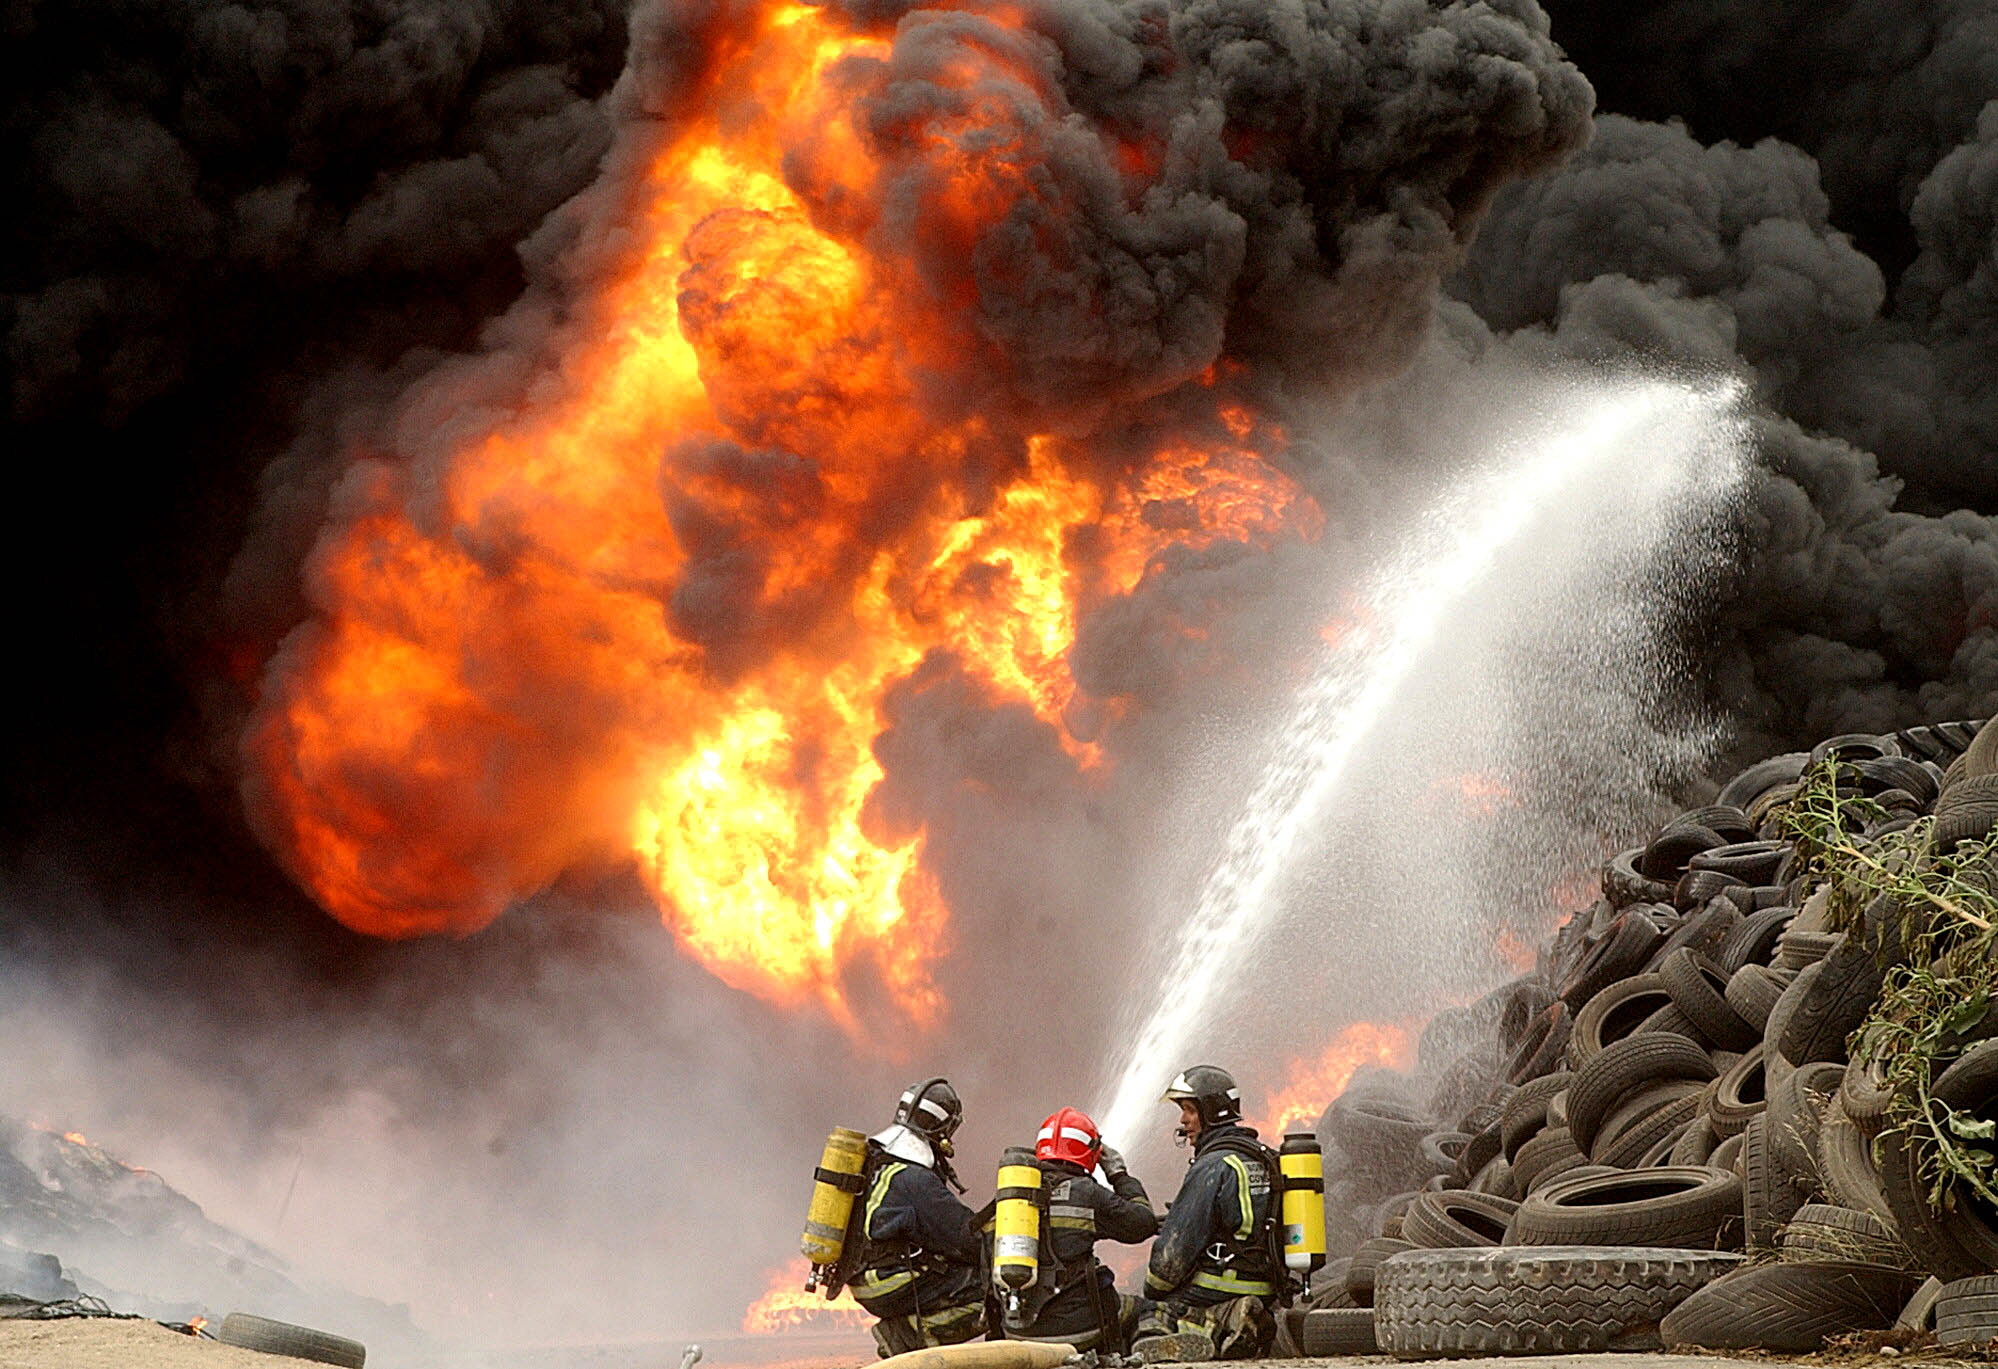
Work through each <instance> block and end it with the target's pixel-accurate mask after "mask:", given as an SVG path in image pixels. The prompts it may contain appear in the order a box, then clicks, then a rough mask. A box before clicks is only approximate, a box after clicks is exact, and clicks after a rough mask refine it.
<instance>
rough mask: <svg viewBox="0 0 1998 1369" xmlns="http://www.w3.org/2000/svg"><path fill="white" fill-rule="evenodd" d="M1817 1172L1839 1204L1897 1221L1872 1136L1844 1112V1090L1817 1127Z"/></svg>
mask: <svg viewBox="0 0 1998 1369" xmlns="http://www.w3.org/2000/svg"><path fill="white" fill-rule="evenodd" d="M1818 1175H1819V1177H1820V1178H1821V1179H1822V1180H1823V1182H1824V1190H1825V1194H1826V1196H1828V1197H1829V1198H1830V1199H1831V1200H1832V1201H1833V1202H1834V1203H1837V1204H1838V1205H1839V1206H1840V1207H1850V1208H1858V1209H1860V1210H1862V1211H1865V1212H1870V1213H1872V1214H1873V1215H1874V1216H1876V1217H1879V1218H1881V1219H1882V1220H1884V1221H1886V1222H1888V1223H1889V1224H1890V1225H1891V1224H1893V1223H1894V1220H1895V1219H1894V1209H1893V1208H1892V1207H1891V1206H1889V1205H1888V1202H1887V1195H1886V1194H1885V1193H1884V1192H1883V1191H1882V1190H1881V1187H1880V1174H1879V1171H1878V1170H1876V1169H1875V1168H1874V1164H1873V1147H1872V1144H1871V1138H1869V1137H1868V1136H1867V1135H1866V1134H1865V1133H1864V1132H1862V1131H1861V1130H1860V1129H1859V1128H1858V1127H1857V1126H1855V1125H1854V1124H1853V1122H1852V1119H1851V1118H1849V1117H1847V1116H1846V1115H1845V1096H1844V1094H1842V1093H1841V1094H1840V1095H1839V1096H1838V1097H1837V1098H1834V1099H1832V1101H1831V1106H1830V1107H1828V1108H1826V1109H1825V1119H1824V1121H1823V1123H1822V1124H1820V1126H1819V1127H1818ZM1898 1230H1899V1228H1898V1227H1896V1231H1897V1233H1898Z"/></svg>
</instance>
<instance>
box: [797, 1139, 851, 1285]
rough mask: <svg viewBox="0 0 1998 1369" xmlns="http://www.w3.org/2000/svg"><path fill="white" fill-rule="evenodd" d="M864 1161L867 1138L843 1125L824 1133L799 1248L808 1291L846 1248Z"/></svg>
mask: <svg viewBox="0 0 1998 1369" xmlns="http://www.w3.org/2000/svg"><path fill="white" fill-rule="evenodd" d="M866 1162H867V1138H866V1137H865V1136H862V1135H861V1134H860V1133H859V1132H857V1131H849V1130H848V1129H847V1128H845V1127H834V1128H833V1132H832V1135H830V1136H828V1137H826V1149H825V1153H824V1154H823V1155H821V1156H819V1167H818V1168H817V1169H816V1170H814V1171H813V1173H812V1205H811V1206H810V1207H809V1208H808V1209H806V1212H805V1236H804V1239H803V1240H802V1241H800V1242H799V1243H798V1248H799V1249H801V1250H803V1251H804V1252H805V1258H806V1259H808V1260H810V1261H811V1262H812V1272H811V1274H810V1276H809V1277H808V1278H806V1280H805V1291H806V1292H807V1293H809V1292H811V1291H812V1290H813V1289H814V1288H816V1287H817V1286H818V1285H819V1283H820V1282H821V1280H822V1279H823V1278H824V1277H825V1276H826V1275H827V1274H829V1273H831V1272H832V1268H833V1266H834V1265H836V1264H838V1263H839V1259H840V1256H841V1255H843V1254H844V1253H845V1252H846V1228H847V1224H848V1222H850V1221H851V1220H852V1218H853V1200H854V1199H855V1198H857V1197H858V1196H859V1195H860V1190H861V1187H862V1181H861V1177H860V1171H861V1168H862V1166H863V1165H865V1164H866Z"/></svg>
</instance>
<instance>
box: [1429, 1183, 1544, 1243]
mask: <svg viewBox="0 0 1998 1369" xmlns="http://www.w3.org/2000/svg"><path fill="white" fill-rule="evenodd" d="M1518 1209H1519V1204H1518V1203H1515V1202H1510V1201H1507V1200H1506V1199H1503V1198H1488V1197H1485V1196H1483V1195H1482V1194H1477V1193H1465V1192H1461V1191H1457V1192H1450V1193H1425V1194H1423V1195H1422V1196H1421V1197H1420V1198H1417V1199H1416V1200H1415V1201H1414V1202H1413V1203H1411V1204H1410V1205H1409V1208H1408V1211H1407V1213H1405V1214H1404V1215H1403V1217H1402V1219H1401V1238H1402V1239H1403V1240H1404V1241H1407V1242H1408V1243H1409V1244H1410V1245H1413V1246H1415V1247H1416V1248H1417V1249H1421V1250H1445V1249H1449V1248H1451V1247H1455V1246H1472V1245H1497V1244H1499V1242H1501V1241H1503V1240H1504V1239H1505V1232H1506V1224H1507V1223H1508V1222H1510V1221H1511V1220H1512V1214H1513V1213H1514V1212H1516V1211H1517V1210H1518Z"/></svg>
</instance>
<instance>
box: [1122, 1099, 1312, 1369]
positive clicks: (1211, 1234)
mask: <svg viewBox="0 0 1998 1369" xmlns="http://www.w3.org/2000/svg"><path fill="white" fill-rule="evenodd" d="M1165 1101H1167V1102H1172V1103H1177V1104H1179V1111H1180V1127H1179V1133H1178V1134H1179V1135H1180V1137H1181V1138H1183V1139H1185V1140H1188V1141H1191V1142H1192V1143H1193V1158H1192V1162H1191V1164H1190V1166H1189V1168H1188V1170H1187V1175H1186V1181H1185V1182H1184V1183H1182V1184H1181V1185H1180V1189H1179V1196H1178V1197H1177V1198H1175V1199H1173V1202H1172V1206H1171V1207H1170V1208H1169V1209H1167V1212H1166V1217H1165V1221H1164V1223H1163V1225H1162V1226H1161V1227H1160V1230H1159V1238H1158V1240H1157V1241H1155V1242H1154V1243H1153V1244H1152V1257H1151V1263H1150V1266H1149V1267H1148V1268H1147V1270H1146V1272H1145V1295H1146V1302H1145V1303H1144V1304H1143V1306H1142V1308H1141V1310H1140V1314H1139V1321H1138V1327H1137V1336H1136V1343H1135V1344H1134V1346H1133V1349H1134V1350H1135V1352H1136V1353H1137V1354H1138V1356H1139V1357H1140V1358H1141V1359H1144V1360H1145V1361H1147V1362H1148V1363H1157V1362H1161V1361H1187V1360H1205V1359H1253V1358H1255V1357H1256V1356H1259V1355H1264V1354H1267V1353H1268V1352H1269V1348H1270V1345H1271V1343H1272V1342H1273V1341H1274V1340H1275V1339H1276V1327H1277V1308H1278V1306H1279V1305H1280V1304H1281V1302H1282V1301H1283V1300H1284V1299H1285V1298H1287V1297H1288V1294H1289V1281H1288V1279H1287V1278H1286V1276H1285V1274H1284V1255H1283V1250H1282V1246H1281V1244H1280V1242H1281V1239H1282V1237H1281V1235H1280V1233H1279V1231H1278V1224H1277V1216H1278V1207H1279V1202H1280V1198H1279V1193H1280V1179H1279V1175H1280V1173H1281V1168H1280V1162H1279V1159H1278V1157H1277V1155H1276V1153H1275V1152H1274V1151H1272V1150H1271V1149H1270V1148H1269V1147H1268V1146H1265V1145H1264V1144H1263V1143H1262V1142H1261V1141H1260V1140H1258V1139H1257V1137H1256V1132H1255V1130H1254V1128H1251V1127H1245V1126H1243V1125H1242V1093H1241V1090H1240V1089H1238V1088H1236V1087H1235V1080H1234V1079H1233V1077H1232V1076H1230V1075H1229V1073H1228V1072H1227V1071H1226V1070H1223V1069H1219V1068H1216V1067H1215V1066H1213V1065H1195V1066H1194V1067H1193V1068H1192V1069H1189V1070H1185V1071H1183V1072H1182V1073H1181V1074H1180V1075H1179V1076H1178V1077H1177V1078H1175V1079H1174V1080H1173V1081H1172V1085H1171V1087H1169V1088H1168V1089H1167V1090H1166V1092H1165Z"/></svg>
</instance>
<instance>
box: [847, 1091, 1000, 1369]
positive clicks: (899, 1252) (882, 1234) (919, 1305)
mask: <svg viewBox="0 0 1998 1369" xmlns="http://www.w3.org/2000/svg"><path fill="white" fill-rule="evenodd" d="M963 1120H964V1105H963V1104H962V1103H960V1102H959V1101H958V1097H957V1091H956V1090H955V1089H953V1088H952V1087H951V1086H950V1084H949V1083H948V1082H946V1081H945V1080H942V1079H925V1080H924V1081H923V1082H922V1083H920V1084H916V1085H913V1086H911V1087H910V1088H909V1089H908V1090H907V1091H906V1092H904V1093H903V1094H902V1097H901V1100H900V1102H898V1103H897V1105H896V1107H895V1120H894V1121H893V1122H892V1123H890V1124H889V1126H888V1128H887V1129H886V1130H885V1131H882V1132H880V1133H879V1134H877V1135H875V1136H873V1137H871V1138H869V1140H868V1142H867V1157H866V1160H865V1162H864V1165H863V1168H862V1172H861V1177H862V1180H863V1182H864V1185H865V1187H864V1189H863V1190H862V1192H863V1193H864V1198H863V1201H862V1204H861V1211H860V1213H859V1220H858V1222H857V1227H858V1229H857V1230H856V1232H855V1236H856V1238H857V1240H858V1243H859V1244H860V1251H859V1254H858V1257H857V1260H856V1265H857V1268H856V1271H855V1272H854V1274H853V1275H852V1277H851V1278H850V1280H849V1283H850V1285H851V1287H852V1289H853V1299H854V1301H855V1302H857V1303H859V1304H860V1305H861V1307H863V1308H865V1309H866V1310H867V1311H868V1312H870V1313H872V1314H873V1315H874V1316H875V1317H877V1318H879V1321H878V1322H877V1323H876V1324H875V1327H874V1341H875V1344H876V1345H877V1346H878V1347H879V1348H880V1351H881V1354H882V1355H883V1356H884V1357H885V1356H888V1355H899V1354H902V1353H903V1352H905V1351H909V1350H920V1349H923V1348H924V1347H926V1346H932V1345H954V1344H956V1343H957V1342H959V1341H967V1340H971V1339H972V1338H973V1337H975V1336H977V1335H979V1334H980V1333H981V1332H983V1331H984V1330H985V1270H984V1250H983V1243H982V1241H981V1239H980V1235H979V1229H980V1227H981V1226H982V1225H983V1218H981V1217H979V1216H978V1215H976V1214H974V1213H973V1212H972V1210H971V1209H970V1208H968V1207H966V1206H965V1205H964V1204H963V1203H962V1202H960V1201H958V1198H957V1195H956V1194H954V1193H952V1192H951V1189H952V1188H955V1189H956V1190H957V1192H958V1193H962V1192H964V1185H962V1184H960V1183H958V1181H957V1175H956V1173H955V1172H953V1171H952V1169H951V1166H950V1155H951V1142H950V1138H951V1135H952V1133H954V1132H955V1131H956V1130H957V1128H958V1123H960V1122H961V1121H963ZM946 1185H948V1187H946Z"/></svg>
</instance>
